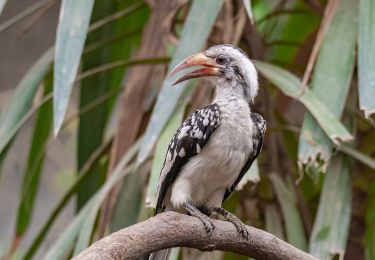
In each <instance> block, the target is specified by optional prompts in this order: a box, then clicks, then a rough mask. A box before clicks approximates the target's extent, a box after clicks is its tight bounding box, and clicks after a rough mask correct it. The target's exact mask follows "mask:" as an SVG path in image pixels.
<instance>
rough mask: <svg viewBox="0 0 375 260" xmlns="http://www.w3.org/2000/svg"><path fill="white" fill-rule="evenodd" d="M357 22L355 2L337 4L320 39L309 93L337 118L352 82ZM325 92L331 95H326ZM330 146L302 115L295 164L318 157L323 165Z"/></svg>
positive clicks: (310, 118) (312, 121) (346, 0)
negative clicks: (322, 40) (325, 32)
mask: <svg viewBox="0 0 375 260" xmlns="http://www.w3.org/2000/svg"><path fill="white" fill-rule="evenodd" d="M357 20H358V3H357V1H352V0H341V2H340V3H339V6H338V9H337V11H336V14H335V17H334V18H333V21H332V24H331V25H330V27H329V29H328V31H327V34H326V36H325V38H324V42H323V45H322V48H321V50H320V53H319V57H318V60H317V63H316V66H315V70H314V74H313V78H312V84H311V90H312V92H313V93H314V94H315V95H316V97H317V98H318V99H319V100H320V101H321V102H322V103H323V104H324V105H325V106H326V107H327V108H328V109H329V110H330V111H331V112H332V113H333V114H334V115H335V116H336V117H337V118H340V117H341V115H342V112H343V109H344V105H345V102H346V98H347V95H348V92H349V86H350V82H351V79H352V74H353V68H354V60H355V59H354V58H355V47H356V41H357ZM328 92H329V93H334V95H327V93H328ZM332 146H333V144H332V142H331V141H330V140H329V138H328V137H327V135H326V134H325V133H324V132H323V130H322V129H321V128H320V127H319V124H318V122H317V121H316V120H315V119H314V118H313V116H312V115H311V114H310V113H308V114H306V116H305V119H304V122H303V127H302V130H301V134H300V143H299V151H298V157H299V160H300V161H301V162H302V163H303V164H308V163H310V162H315V161H316V159H317V158H318V156H320V157H319V159H320V160H322V161H323V165H325V164H327V163H328V160H329V158H330V157H331V151H332ZM323 169H325V167H323Z"/></svg>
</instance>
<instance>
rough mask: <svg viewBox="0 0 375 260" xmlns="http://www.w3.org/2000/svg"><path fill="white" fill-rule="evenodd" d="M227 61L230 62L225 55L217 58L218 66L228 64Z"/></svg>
mask: <svg viewBox="0 0 375 260" xmlns="http://www.w3.org/2000/svg"><path fill="white" fill-rule="evenodd" d="M227 61H228V59H227V57H225V56H224V55H219V56H217V57H216V62H217V64H220V65H223V64H225V63H227Z"/></svg>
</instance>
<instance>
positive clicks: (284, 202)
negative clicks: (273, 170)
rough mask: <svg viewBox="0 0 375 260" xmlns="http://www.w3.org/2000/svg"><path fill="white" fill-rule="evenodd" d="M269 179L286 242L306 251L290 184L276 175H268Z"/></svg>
mask: <svg viewBox="0 0 375 260" xmlns="http://www.w3.org/2000/svg"><path fill="white" fill-rule="evenodd" d="M269 178H270V180H271V182H272V185H273V188H274V190H275V192H276V196H277V200H278V201H279V203H280V206H281V211H282V213H283V219H284V223H285V229H286V235H287V238H288V242H289V243H291V244H292V245H294V246H296V247H298V248H299V249H301V250H306V249H307V243H306V238H305V232H304V229H303V224H302V219H301V216H300V213H299V211H298V206H297V199H296V194H295V193H294V191H293V187H292V184H291V183H285V182H284V181H283V180H282V179H281V177H280V176H278V175H276V174H270V175H269Z"/></svg>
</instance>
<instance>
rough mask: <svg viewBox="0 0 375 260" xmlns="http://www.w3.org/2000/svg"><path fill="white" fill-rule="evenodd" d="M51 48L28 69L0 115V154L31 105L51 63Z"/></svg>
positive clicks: (16, 130)
mask: <svg viewBox="0 0 375 260" xmlns="http://www.w3.org/2000/svg"><path fill="white" fill-rule="evenodd" d="M52 60H53V48H51V49H49V50H48V51H46V52H45V53H44V54H43V55H42V56H41V57H40V59H39V60H38V61H36V62H35V63H34V65H33V66H32V67H31V68H30V69H29V71H28V72H27V73H26V75H25V76H24V77H23V78H22V80H21V81H20V83H18V85H17V87H16V91H15V93H14V94H13V96H12V98H11V99H10V100H9V102H8V104H7V105H6V107H5V108H4V110H3V112H2V113H1V115H0V155H2V156H1V157H3V152H4V149H5V148H6V146H7V145H8V144H9V142H10V141H11V140H12V138H13V137H14V136H15V134H16V133H17V132H18V130H19V129H18V125H19V124H20V121H21V119H22V117H23V116H24V115H25V114H26V113H27V111H28V110H29V109H30V107H31V105H32V101H33V99H34V96H35V93H36V91H37V89H38V87H39V86H40V84H41V83H42V82H43V79H44V77H45V76H46V74H47V73H48V70H49V69H50V67H51V65H52Z"/></svg>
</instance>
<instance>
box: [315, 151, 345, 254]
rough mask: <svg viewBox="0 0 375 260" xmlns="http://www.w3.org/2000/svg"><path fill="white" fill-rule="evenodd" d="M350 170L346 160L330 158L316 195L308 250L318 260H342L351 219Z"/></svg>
mask: <svg viewBox="0 0 375 260" xmlns="http://www.w3.org/2000/svg"><path fill="white" fill-rule="evenodd" d="M350 173H351V168H350V163H349V160H348V158H345V156H342V155H337V156H335V157H334V158H333V159H332V162H331V163H330V165H329V167H328V170H327V174H326V176H325V180H324V184H323V191H322V193H321V195H320V201H319V207H318V211H317V217H316V219H315V223H314V227H313V230H312V234H311V237H310V246H309V251H310V253H311V254H312V255H314V256H316V257H318V258H319V259H333V257H334V256H335V255H339V259H343V257H344V252H345V251H346V244H347V240H348V235H349V227H350V225H349V223H350V216H351V207H352V206H351V201H352V199H351V176H350Z"/></svg>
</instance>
